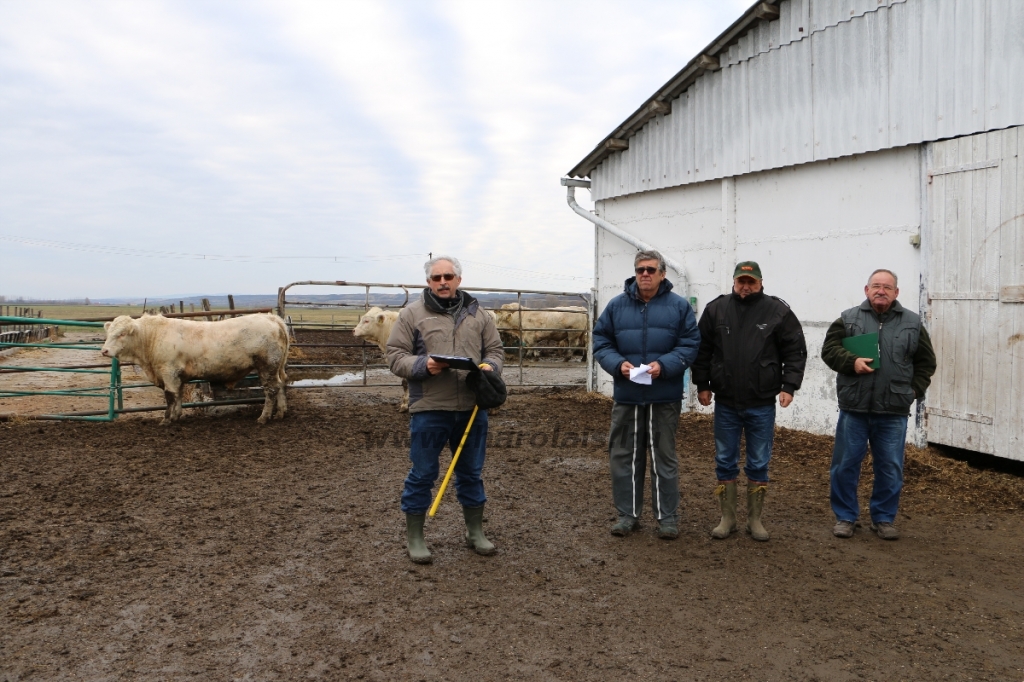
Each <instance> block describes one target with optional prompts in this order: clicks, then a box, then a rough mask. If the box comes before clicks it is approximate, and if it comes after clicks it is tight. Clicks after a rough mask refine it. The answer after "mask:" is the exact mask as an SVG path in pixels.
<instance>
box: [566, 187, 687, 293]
mask: <svg viewBox="0 0 1024 682" xmlns="http://www.w3.org/2000/svg"><path fill="white" fill-rule="evenodd" d="M562 186H563V187H565V188H566V190H567V196H566V201H567V202H568V203H569V208H571V209H572V210H573V211H575V212H576V213H578V214H580V215H581V216H583V217H584V218H586V219H587V220H589V221H590V222H592V223H594V224H595V225H597V226H598V227H600V228H601V229H602V230H604V231H606V232H608V233H609V234H612V235H614V236H616V237H618V238H619V239H621V240H622V241H624V242H626V243H627V244H629V245H630V246H633V247H635V248H636V250H637V251H658V252H659V253H661V254H662V258H664V259H665V265H666V266H668V267H670V268H672V269H673V270H675V271H676V273H677V274H678V275H679V277H678V279H676V283H677V284H678V286H679V289H680V292H681V293H682V296H683V298H686V297H688V296H689V295H690V283H689V280H687V278H686V270H685V269H684V268H683V266H682V265H680V264H679V263H677V262H676V261H674V260H672V259H671V258H669V257H668V256H666V255H665V254H664V253H663V252H661V250H660V249H656V248H655V247H653V246H651V245H650V244H648V243H647V242H645V241H641V240H639V239H637V238H636V237H634V236H633V235H631V234H629V233H628V232H624V231H622V230H621V229H620V228H618V227H616V226H615V225H612V224H611V223H610V222H608V221H607V220H605V219H604V218H601V217H600V216H598V215H595V214H594V213H591V212H590V211H588V210H587V209H585V208H583V207H582V206H580V205H579V204H578V203H576V188H577V187H585V188H587V189H590V180H576V179H575V178H562Z"/></svg>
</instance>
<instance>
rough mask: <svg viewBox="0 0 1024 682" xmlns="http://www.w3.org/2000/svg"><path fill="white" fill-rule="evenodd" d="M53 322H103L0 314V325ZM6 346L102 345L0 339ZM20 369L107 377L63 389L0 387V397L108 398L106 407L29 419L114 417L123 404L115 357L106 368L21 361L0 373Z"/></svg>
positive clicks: (2, 346) (92, 324)
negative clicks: (104, 382) (103, 380)
mask: <svg viewBox="0 0 1024 682" xmlns="http://www.w3.org/2000/svg"><path fill="white" fill-rule="evenodd" d="M5 324H7V325H12V324H16V325H52V326H56V327H99V328H102V327H103V323H102V322H80V321H77V320H50V319H42V318H39V317H13V316H9V315H0V325H5ZM5 348H52V349H56V348H64V349H71V350H82V351H97V350H100V348H102V346H96V345H91V344H83V343H13V342H0V350H3V349H5ZM22 372H65V373H72V374H104V375H108V376H109V377H110V381H109V383H108V384H107V385H105V386H90V387H87V388H69V389H65V390H42V391H20V390H3V389H0V398H22V397H26V396H40V395H52V396H71V397H75V398H102V399H104V400H106V401H107V407H106V409H105V410H94V411H90V412H88V413H74V412H70V413H57V414H40V415H31V416H30V417H27V418H30V419H69V420H78V421H113V420H114V419H117V415H118V411H119V410H121V409H123V407H124V390H123V389H124V386H122V385H121V364H120V363H119V362H118V361H117V358H111V360H110V366H109V368H106V367H97V366H94V365H93V366H78V367H27V366H24V365H2V364H0V373H3V374H17V373H22Z"/></svg>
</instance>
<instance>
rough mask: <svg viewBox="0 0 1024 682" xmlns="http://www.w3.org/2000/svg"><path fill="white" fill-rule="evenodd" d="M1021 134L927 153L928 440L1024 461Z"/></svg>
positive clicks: (940, 145)
mask: <svg viewBox="0 0 1024 682" xmlns="http://www.w3.org/2000/svg"><path fill="white" fill-rule="evenodd" d="M1022 131H1024V128H1021V127H1017V128H1009V129H1007V130H1001V131H996V132H991V133H983V134H979V135H971V136H968V137H962V138H958V139H953V140H945V141H942V142H936V143H933V144H931V145H930V148H929V153H928V156H927V158H928V160H927V165H928V183H929V184H928V192H927V197H928V199H927V201H928V204H927V211H928V219H927V223H926V226H927V229H925V230H923V231H922V244H921V245H922V248H923V249H924V259H925V267H924V268H923V272H924V294H925V297H926V301H925V307H926V310H927V312H928V315H929V318H930V331H931V334H932V340H933V344H934V346H935V354H936V357H937V358H938V370H937V371H936V373H935V377H934V379H933V383H932V386H931V388H930V389H929V391H928V397H927V408H926V414H927V434H928V440H929V441H932V442H935V443H942V444H945V445H951V446H954V447H960V448H966V449H969V450H974V451H977V452H984V453H988V454H994V455H998V456H1000V457H1008V458H1010V459H1024V452H1022V449H1021V446H1022V445H1024V419H1022V418H1021V415H1022V414H1024V188H1022V185H1024V132H1022Z"/></svg>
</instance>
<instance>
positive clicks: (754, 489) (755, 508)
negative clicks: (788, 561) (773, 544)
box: [747, 483, 771, 542]
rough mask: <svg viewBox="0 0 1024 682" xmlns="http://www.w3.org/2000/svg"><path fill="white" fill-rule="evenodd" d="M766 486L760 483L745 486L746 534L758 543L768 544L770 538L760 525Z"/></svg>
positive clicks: (766, 490)
mask: <svg viewBox="0 0 1024 682" xmlns="http://www.w3.org/2000/svg"><path fill="white" fill-rule="evenodd" d="M767 492H768V486H766V485H764V484H761V483H748V484H747V532H748V533H750V537H752V538H754V539H755V540H757V541H758V542H768V540H769V539H770V538H771V536H770V535H769V534H768V531H766V530H765V529H764V526H763V525H761V512H762V511H764V496H765V494H766V493H767Z"/></svg>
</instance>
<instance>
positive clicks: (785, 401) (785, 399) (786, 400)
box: [779, 391, 793, 407]
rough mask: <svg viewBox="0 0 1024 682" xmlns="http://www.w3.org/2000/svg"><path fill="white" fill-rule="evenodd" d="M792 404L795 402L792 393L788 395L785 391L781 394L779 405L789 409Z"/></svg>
mask: <svg viewBox="0 0 1024 682" xmlns="http://www.w3.org/2000/svg"><path fill="white" fill-rule="evenodd" d="M791 402H793V394H792V393H786V392H785V391H783V392H782V393H780V394H779V405H782V406H783V407H789V404H790V403H791Z"/></svg>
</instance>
